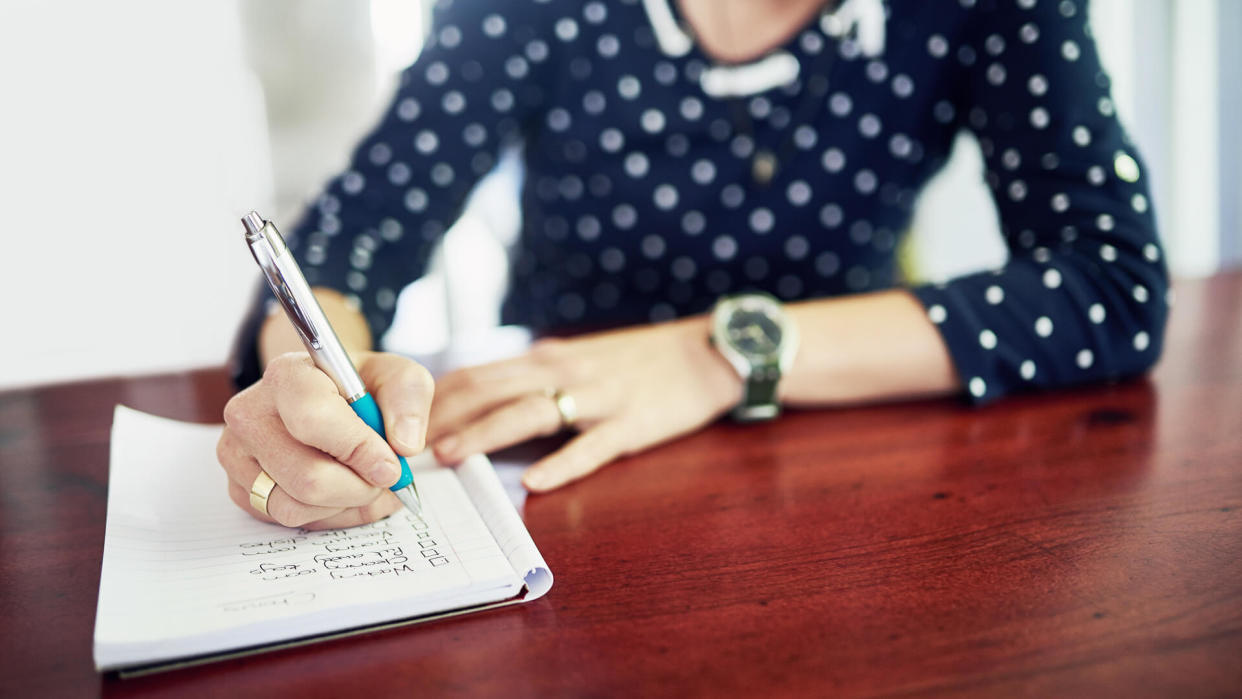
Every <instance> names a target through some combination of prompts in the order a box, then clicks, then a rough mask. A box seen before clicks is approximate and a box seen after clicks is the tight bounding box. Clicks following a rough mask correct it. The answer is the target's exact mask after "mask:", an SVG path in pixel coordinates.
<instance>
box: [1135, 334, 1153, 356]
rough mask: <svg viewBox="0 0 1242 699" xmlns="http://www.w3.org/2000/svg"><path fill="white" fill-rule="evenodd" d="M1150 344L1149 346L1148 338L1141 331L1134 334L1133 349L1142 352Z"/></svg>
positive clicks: (1149, 340) (1149, 339)
mask: <svg viewBox="0 0 1242 699" xmlns="http://www.w3.org/2000/svg"><path fill="white" fill-rule="evenodd" d="M1150 344H1151V338H1150V337H1148V335H1147V333H1146V332H1143V331H1142V330H1140V331H1139V332H1137V333H1135V335H1134V349H1136V350H1138V351H1139V352H1142V351H1143V350H1145V349H1147V347H1148V346H1149V345H1150Z"/></svg>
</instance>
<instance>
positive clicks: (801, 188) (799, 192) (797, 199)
mask: <svg viewBox="0 0 1242 699" xmlns="http://www.w3.org/2000/svg"><path fill="white" fill-rule="evenodd" d="M785 197H786V198H787V199H789V203H790V204H793V205H794V206H805V205H806V203H807V202H809V201H811V185H809V184H807V183H806V181H805V180H794V181H793V182H790V183H789V187H788V188H786V189H785Z"/></svg>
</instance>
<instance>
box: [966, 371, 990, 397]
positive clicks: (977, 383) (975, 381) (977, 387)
mask: <svg viewBox="0 0 1242 699" xmlns="http://www.w3.org/2000/svg"><path fill="white" fill-rule="evenodd" d="M987 392H988V385H987V384H986V383H984V381H983V379H981V378H979V377H978V376H976V377H974V378H972V379H971V380H970V395H972V396H974V397H975V398H982V397H983V394H985V393H987Z"/></svg>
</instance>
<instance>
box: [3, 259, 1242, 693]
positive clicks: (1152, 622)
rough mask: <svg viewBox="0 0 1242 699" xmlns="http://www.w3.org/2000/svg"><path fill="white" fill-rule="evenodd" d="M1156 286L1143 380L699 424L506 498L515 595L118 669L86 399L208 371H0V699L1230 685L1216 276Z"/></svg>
mask: <svg viewBox="0 0 1242 699" xmlns="http://www.w3.org/2000/svg"><path fill="white" fill-rule="evenodd" d="M1177 294H1178V296H1177V305H1176V306H1175V308H1174V312H1173V315H1172V321H1171V326H1170V328H1169V332H1168V335H1167V338H1166V347H1165V353H1164V359H1163V360H1162V362H1161V364H1160V365H1159V367H1158V368H1157V370H1156V371H1155V372H1154V374H1153V375H1152V376H1151V377H1150V378H1147V379H1141V380H1135V381H1129V382H1124V383H1119V384H1116V385H1102V386H1093V387H1085V388H1082V389H1077V390H1072V391H1065V392H1061V393H1056V394H1046V395H1032V396H1022V397H1016V398H1012V399H1009V400H1005V401H1002V402H1000V403H998V404H995V405H993V406H990V407H987V408H984V409H972V408H969V407H966V406H964V405H962V404H961V403H959V402H955V401H934V402H922V403H913V404H902V405H889V406H881V407H871V408H863V409H851V410H837V411H821V412H805V413H798V414H791V415H788V416H787V417H785V418H783V419H782V420H780V421H778V422H775V423H772V424H766V425H756V426H738V425H731V424H721V425H718V426H715V427H712V428H711V429H708V430H706V431H704V432H701V433H699V434H697V435H694V436H692V437H689V438H687V439H684V440H681V441H678V442H675V443H673V444H670V445H667V446H665V447H663V448H660V449H657V450H655V451H652V452H649V453H646V454H643V455H640V456H636V457H632V458H629V459H627V460H625V461H623V462H619V463H617V464H615V465H613V466H611V467H609V468H607V469H605V470H604V471H603V472H601V473H600V474H598V475H596V476H594V477H592V478H590V479H587V480H585V481H583V482H581V483H578V484H575V485H573V486H571V487H568V488H566V489H564V490H561V491H558V492H555V493H552V494H549V495H545V496H540V497H532V498H531V499H530V500H528V502H527V504H526V507H525V512H524V516H525V519H526V522H527V524H528V526H529V528H530V531H531V533H532V534H533V536H534V538H535V541H536V543H537V544H538V545H539V547H540V548H541V549H542V551H543V553H544V556H545V557H546V559H547V561H548V563H549V564H550V565H551V567H552V569H553V571H554V572H555V574H556V585H555V587H554V588H553V590H552V592H551V593H550V594H549V595H548V596H547V597H545V598H543V599H541V600H538V601H536V602H534V603H532V604H528V605H522V606H519V607H516V608H509V609H505V610H499V611H493V612H487V613H482V614H477V615H472V616H466V617H461V618H457V619H451V620H445V621H440V622H433V623H430V624H427V625H423V626H415V627H411V628H406V629H398V630H392V631H386V632H381V633H375V634H371V635H368V636H364V637H361V638H355V639H347V640H339V641H332V642H328V643H324V644H320V645H316V646H310V647H306V648H301V649H294V650H289V651H281V652H277V653H273V654H269V655H266V656H261V657H254V658H249V659H241V660H233V661H228V662H224V663H220V664H216V665H211V666H206V667H200V668H193V669H188V670H182V671H177V672H173V673H168V674H164V675H156V676H151V677H145V678H138V679H130V680H121V679H118V678H116V677H114V676H110V675H104V676H101V675H98V674H96V673H95V672H94V670H93V668H92V663H91V636H92V632H93V625H94V614H95V602H96V595H97V591H98V583H99V567H100V559H101V554H102V546H103V533H104V512H105V500H106V491H107V469H108V431H109V425H110V421H111V413H112V408H113V405H115V404H116V403H124V404H126V405H130V406H133V407H135V408H139V409H142V410H146V411H150V412H155V413H158V414H161V415H167V416H170V417H175V418H181V419H190V420H202V421H214V420H217V419H218V416H219V414H220V409H221V406H222V405H223V403H224V401H225V400H226V399H227V396H228V395H229V387H228V384H227V382H226V380H225V377H224V374H223V372H221V371H219V370H213V371H204V372H192V373H186V374H180V375H172V376H154V377H141V378H131V379H116V380H107V381H96V382H89V383H76V384H69V385H62V386H50V387H41V388H35V389H31V390H21V391H10V392H7V393H0V502H2V503H3V507H2V508H0V623H3V633H2V634H0V695H3V696H55V697H61V696H89V695H96V694H104V695H108V696H129V695H141V696H177V697H180V696H192V695H203V696H230V697H240V696H258V697H272V696H281V695H285V694H290V695H292V694H296V695H298V696H306V697H309V696H345V695H348V696H363V697H365V696H387V695H394V694H396V695H404V696H414V695H415V694H416V693H417V695H419V696H439V695H443V694H456V693H464V694H472V695H490V696H514V695H516V696H531V695H537V696H548V695H584V694H585V695H719V694H726V693H728V694H742V695H752V694H763V695H824V694H843V695H859V694H864V695H875V694H907V693H953V694H958V693H961V694H982V695H1000V696H1010V695H1015V694H1023V695H1045V696H1046V695H1069V696H1098V695H1101V694H1106V695H1116V696H1134V695H1139V696H1152V695H1155V696H1178V697H1181V696H1221V695H1230V694H1232V695H1238V694H1242V274H1238V273H1233V274H1227V275H1221V276H1218V277H1216V278H1213V279H1211V280H1208V281H1202V282H1185V283H1181V284H1179V285H1177ZM224 496H225V495H224V490H223V486H222V488H221V493H220V497H224Z"/></svg>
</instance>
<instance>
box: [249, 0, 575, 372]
mask: <svg viewBox="0 0 1242 699" xmlns="http://www.w3.org/2000/svg"><path fill="white" fill-rule="evenodd" d="M541 7H542V6H541V5H539V4H537V3H533V2H504V1H501V0H439V1H438V2H437V3H436V6H435V12H434V19H433V25H432V31H431V33H430V34H429V36H428V40H427V43H426V45H425V46H424V48H423V51H422V53H421V54H420V55H419V57H418V60H417V61H416V62H415V63H414V64H413V65H411V66H410V67H409V68H407V69H406V70H405V71H403V73H402V75H401V78H400V85H399V88H398V90H397V92H396V94H395V95H394V97H393V98H392V101H391V103H390V105H389V106H388V109H387V110H386V112H385V113H384V116H383V117H382V119H381V121H380V123H379V124H378V126H376V127H375V129H374V130H373V131H372V132H371V133H370V134H369V135H367V136H366V137H365V138H364V139H363V140H362V141H361V143H360V144H359V145H358V146H357V148H356V149H355V150H354V152H353V154H352V156H351V158H350V163H349V166H348V168H347V169H346V170H345V171H344V172H343V173H342V174H340V175H338V176H337V177H335V178H334V179H332V180H331V181H330V182H329V183H328V184H327V186H326V188H325V189H324V191H323V192H322V193H321V194H320V195H319V196H318V197H317V198H316V199H315V200H314V202H313V204H311V205H310V206H309V207H308V209H307V210H306V212H305V214H304V215H303V217H302V219H301V221H300V223H299V224H298V225H297V226H296V227H294V228H293V229H292V230H291V231H286V239H287V242H288V244H289V248H290V249H291V250H292V251H293V253H294V255H295V257H296V259H297V260H298V262H299V264H300V265H301V267H302V271H303V273H304V274H305V275H306V279H307V282H309V283H310V284H311V285H312V286H322V287H329V288H332V289H335V290H337V291H340V292H341V293H343V294H345V295H346V298H347V299H349V300H350V301H351V302H353V303H356V304H357V306H358V308H359V309H360V310H361V312H362V313H363V315H364V316H365V318H366V319H367V322H368V324H369V325H370V328H371V332H372V335H373V337H375V338H377V339H378V338H379V337H380V336H382V335H383V333H384V332H385V331H386V330H387V329H388V327H389V326H390V325H391V323H392V319H393V314H394V312H395V307H396V300H397V295H398V294H399V293H400V292H401V289H402V288H403V287H405V286H406V285H407V284H409V283H410V282H412V281H414V280H415V279H417V278H418V277H419V276H420V275H421V274H422V273H423V271H424V269H425V267H426V264H427V261H428V258H429V256H430V255H431V252H432V250H433V248H434V246H435V243H436V242H437V241H438V240H439V238H440V236H441V235H442V234H443V233H444V232H445V231H446V230H447V229H448V227H449V226H451V225H452V223H453V222H454V221H455V220H456V219H457V217H458V216H459V215H460V213H461V209H462V206H463V205H464V203H465V199H466V196H467V194H469V192H470V190H471V189H472V188H473V186H474V185H475V184H476V183H477V182H478V180H479V179H480V178H481V177H482V176H483V175H484V174H486V173H487V172H488V171H490V170H491V169H492V167H493V165H494V164H495V162H496V158H497V157H498V155H499V152H500V150H501V148H502V147H503V146H505V145H506V144H508V143H514V142H517V141H519V140H520V139H521V138H522V137H523V136H524V135H525V134H526V133H527V132H529V131H530V130H531V127H532V124H533V123H535V121H536V120H537V119H538V118H539V117H540V114H541V113H542V111H543V108H544V107H543V104H544V92H543V89H542V88H541V85H546V84H547V82H546V80H545V79H544V77H543V76H542V75H541V74H542V73H543V72H545V71H547V70H550V67H549V66H550V64H551V63H552V62H553V60H552V58H551V57H550V55H549V46H548V45H547V43H546V42H545V41H544V40H543V39H540V38H539V37H541V36H546V32H543V31H541V30H539V28H538V26H537V24H538V22H539V21H540V11H539V10H540V8H541ZM260 286H261V288H260V290H259V293H258V295H257V297H256V301H255V303H254V305H253V306H252V308H251V312H250V313H249V315H248V318H247V320H246V321H245V323H244V324H243V327H242V330H241V332H240V334H239V337H238V340H237V343H236V346H235V348H234V358H233V364H234V378H235V381H236V382H237V383H238V384H239V385H247V384H249V383H252V382H253V381H255V380H257V379H258V377H259V376H260V375H261V368H260V367H259V366H258V356H257V351H256V341H257V335H258V328H259V327H260V325H261V324H262V319H263V317H264V316H265V315H266V311H265V308H264V307H265V305H266V304H267V302H268V299H270V298H271V295H270V293H269V292H268V290H267V289H266V287H265V286H264V285H260Z"/></svg>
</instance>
